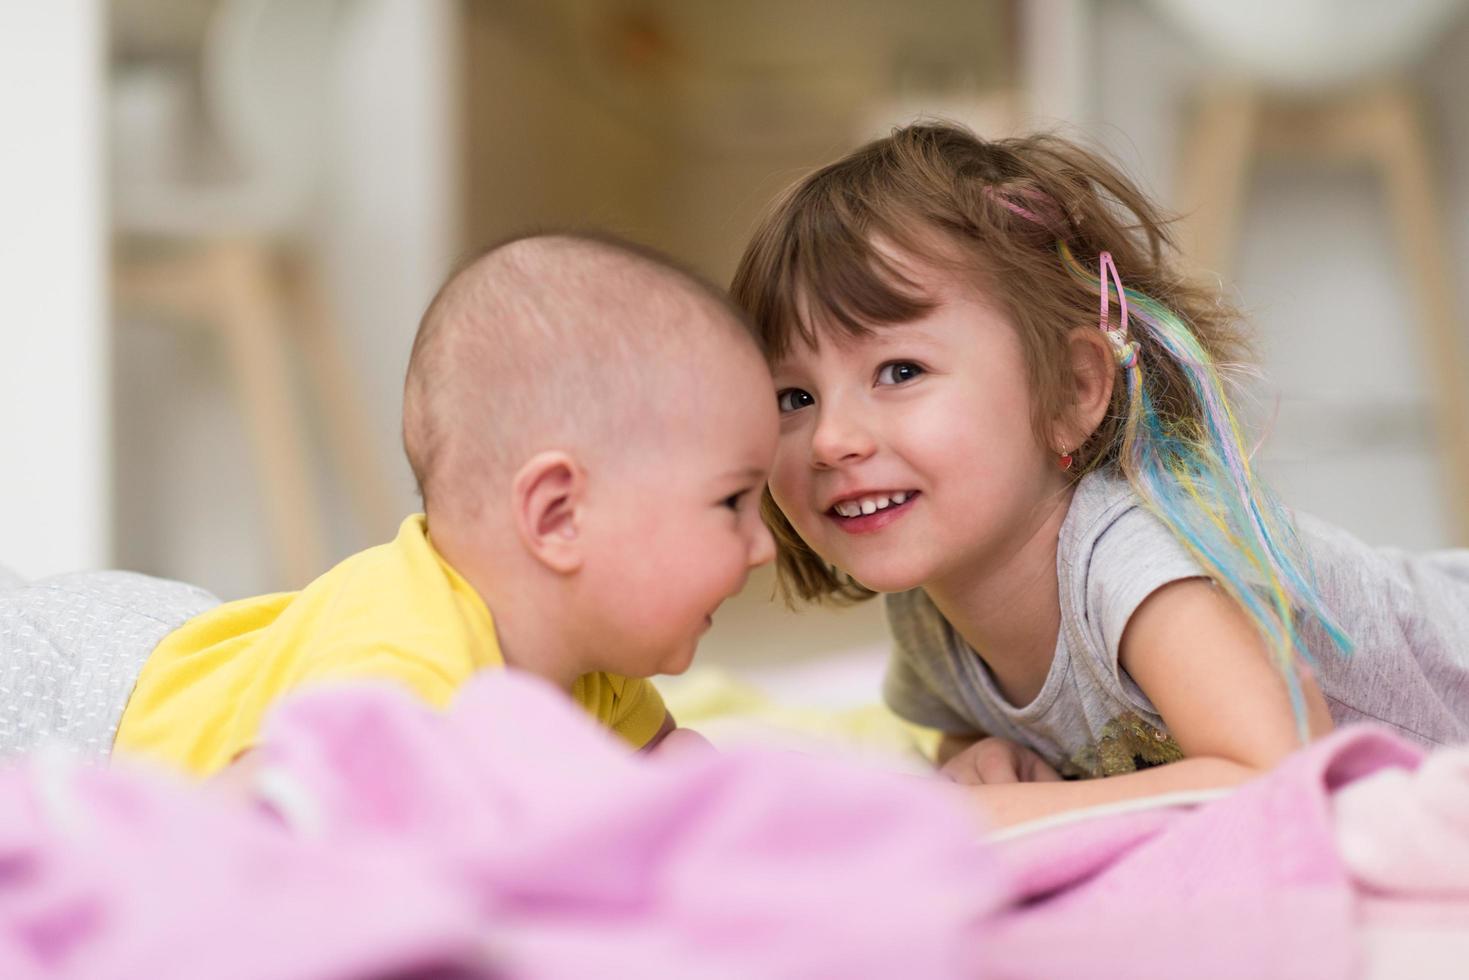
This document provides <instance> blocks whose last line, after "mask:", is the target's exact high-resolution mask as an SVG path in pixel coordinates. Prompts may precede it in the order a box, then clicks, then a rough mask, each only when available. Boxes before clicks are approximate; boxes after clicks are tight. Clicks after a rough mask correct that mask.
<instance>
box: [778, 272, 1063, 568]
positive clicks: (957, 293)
mask: <svg viewBox="0 0 1469 980" xmlns="http://www.w3.org/2000/svg"><path fill="white" fill-rule="evenodd" d="M915 279H916V281H917V282H919V283H920V285H922V286H923V287H924V288H925V291H926V294H927V295H929V296H931V297H933V298H934V299H935V300H936V301H937V303H936V306H935V308H934V309H933V311H932V312H930V313H929V314H927V315H925V316H924V317H923V318H922V319H919V320H914V321H912V322H908V323H902V324H895V325H891V326H883V327H878V328H876V329H874V330H873V332H872V333H871V334H870V335H869V336H867V337H865V338H857V337H846V336H836V335H830V334H829V335H827V336H826V337H823V338H822V339H821V340H820V341H819V343H818V345H817V346H816V347H814V348H812V347H806V346H804V345H802V346H798V347H795V348H793V349H792V350H791V351H790V352H789V354H788V355H787V356H786V357H785V358H784V359H783V360H781V361H780V362H779V363H777V364H776V365H775V366H774V369H773V374H774V379H775V387H776V392H777V401H778V403H779V408H780V414H781V427H780V439H779V442H778V444H777V450H776V458H775V465H774V468H773V470H772V473H771V478H770V492H771V495H772V496H773V497H774V498H775V502H776V504H777V505H779V507H780V509H781V511H782V512H784V514H785V515H786V518H787V519H788V520H789V521H790V522H791V525H792V526H793V527H794V528H795V530H796V532H797V533H798V534H800V535H801V537H802V538H803V539H804V540H805V541H806V543H807V544H809V545H810V546H811V547H812V548H813V549H814V550H815V551H816V552H817V554H819V555H820V556H821V557H822V558H823V559H824V560H826V561H827V562H829V563H830V564H832V565H835V566H836V567H837V568H839V569H841V570H842V571H844V572H846V573H847V574H848V575H850V576H852V577H853V578H854V579H856V580H857V581H858V582H860V583H861V584H862V585H864V586H866V587H867V588H869V589H872V590H874V591H878V592H898V591H903V590H907V589H912V588H917V587H919V586H928V585H934V584H938V583H941V582H944V581H952V582H955V583H956V584H958V583H960V582H962V581H964V580H967V579H968V578H969V577H972V576H976V575H978V576H984V575H987V574H992V573H993V572H995V571H997V570H1000V569H1003V568H1004V567H1005V563H1006V561H1007V559H1008V558H1010V557H1011V556H1013V555H1014V554H1015V553H1017V552H1018V551H1019V550H1020V549H1021V548H1022V547H1024V545H1025V543H1026V542H1027V541H1028V540H1030V538H1031V537H1032V536H1033V535H1034V534H1035V533H1036V531H1037V530H1038V528H1039V527H1040V525H1041V522H1042V520H1043V518H1044V515H1045V514H1046V513H1047V512H1048V511H1049V510H1050V508H1049V507H1048V506H1047V504H1048V503H1049V504H1054V502H1055V501H1056V499H1057V498H1058V496H1059V495H1060V494H1061V493H1062V492H1063V491H1064V489H1065V487H1066V486H1067V482H1068V481H1067V480H1066V478H1065V477H1064V475H1063V474H1062V472H1061V471H1060V469H1059V468H1058V466H1057V465H1056V454H1057V451H1058V450H1059V448H1060V447H1054V448H1053V447H1048V446H1043V445H1040V444H1039V443H1038V441H1037V440H1036V437H1035V435H1034V432H1033V429H1032V426H1031V395H1030V386H1029V383H1028V380H1027V376H1026V365H1025V358H1024V353H1023V350H1022V348H1021V345H1020V339H1019V336H1018V335H1017V333H1016V330H1015V328H1014V327H1013V326H1012V325H1011V323H1010V322H1009V321H1008V319H1007V318H1006V317H1004V316H1003V315H1002V314H1000V313H999V312H997V311H996V309H994V308H993V306H992V305H991V304H989V303H987V302H986V301H985V299H984V297H983V296H981V295H979V294H978V293H977V292H976V291H975V290H974V289H972V288H965V287H961V286H960V285H959V284H957V283H953V282H951V281H947V280H948V277H945V276H943V275H941V274H939V273H936V272H930V273H928V274H925V275H921V276H918V277H915ZM1066 448H1073V447H1066Z"/></svg>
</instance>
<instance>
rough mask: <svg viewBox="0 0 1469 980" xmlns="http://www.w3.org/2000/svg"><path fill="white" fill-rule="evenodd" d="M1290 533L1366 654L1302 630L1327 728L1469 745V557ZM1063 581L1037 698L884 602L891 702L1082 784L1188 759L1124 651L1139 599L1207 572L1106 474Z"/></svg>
mask: <svg viewBox="0 0 1469 980" xmlns="http://www.w3.org/2000/svg"><path fill="white" fill-rule="evenodd" d="M1296 523H1297V530H1298V532H1299V536H1300V540H1301V544H1302V547H1304V548H1305V550H1306V553H1307V555H1308V557H1309V559H1310V562H1311V564H1312V568H1313V570H1314V572H1315V574H1316V578H1317V583H1318V586H1319V588H1320V591H1321V595H1322V597H1323V599H1324V600H1325V603H1326V605H1327V608H1329V609H1330V610H1332V612H1333V613H1334V614H1335V615H1336V616H1337V617H1338V619H1339V620H1340V622H1341V624H1342V626H1343V627H1344V628H1345V630H1346V632H1347V634H1348V635H1349V636H1350V637H1351V638H1352V639H1353V641H1354V642H1355V643H1356V651H1355V652H1354V653H1353V654H1352V655H1351V656H1350V657H1343V656H1341V655H1340V654H1338V653H1337V652H1336V649H1335V647H1333V646H1332V645H1331V642H1330V640H1329V639H1328V638H1327V636H1326V634H1325V631H1324V630H1322V629H1321V628H1320V627H1319V626H1317V625H1316V624H1314V623H1304V624H1302V634H1303V640H1304V642H1305V645H1306V647H1307V649H1308V650H1309V652H1310V653H1311V655H1312V657H1313V658H1314V662H1315V667H1314V670H1315V674H1316V679H1317V682H1318V683H1319V684H1320V686H1321V689H1322V692H1323V693H1324V694H1325V696H1326V700H1327V704H1328V706H1329V708H1330V710H1331V716H1332V719H1333V721H1334V722H1335V723H1336V724H1337V725H1339V726H1340V725H1345V724H1350V723H1352V722H1360V721H1368V722H1377V723H1379V724H1383V725H1387V726H1388V727H1390V728H1392V729H1394V730H1395V731H1397V732H1398V733H1399V734H1401V735H1403V736H1405V737H1407V738H1409V739H1412V740H1414V741H1417V742H1420V743H1423V744H1427V745H1435V744H1440V745H1441V744H1448V743H1455V742H1464V741H1469V550H1459V551H1445V552H1437V553H1432V554H1425V555H1412V554H1408V553H1405V552H1401V551H1396V550H1389V549H1379V548H1372V547H1369V546H1368V545H1366V544H1364V543H1363V542H1361V541H1359V540H1357V539H1356V538H1355V537H1353V536H1352V535H1350V534H1348V533H1346V532H1345V531H1342V530H1340V529H1338V528H1335V527H1332V526H1331V525H1329V524H1326V523H1325V522H1322V521H1318V520H1315V519H1313V518H1311V517H1308V516H1304V515H1301V516H1298V517H1297V519H1296ZM1056 574H1057V577H1058V582H1059V585H1060V590H1059V591H1060V598H1061V628H1060V631H1059V634H1058V636H1057V637H1056V652H1055V656H1054V658H1053V660H1052V661H1051V669H1050V672H1049V674H1048V675H1047V677H1046V681H1045V684H1044V686H1043V687H1042V688H1041V691H1040V693H1039V694H1038V695H1037V696H1036V697H1035V699H1034V700H1033V701H1032V702H1031V703H1029V704H1026V705H1013V704H1011V703H1009V701H1008V700H1007V699H1006V698H1005V696H1004V695H1003V694H1001V693H1000V690H999V688H998V686H997V685H996V683H995V681H994V678H993V677H992V676H991V674H990V672H989V669H988V668H987V667H986V666H985V664H984V661H983V660H982V659H981V657H980V656H979V655H978V654H977V653H976V652H975V651H974V650H973V649H972V648H971V647H970V646H969V645H968V644H966V643H965V642H964V641H963V640H962V639H961V638H960V637H959V635H958V634H957V633H956V632H955V631H954V629H953V628H952V627H951V626H950V625H949V623H948V622H947V621H946V620H945V619H944V617H943V615H942V614H941V613H939V611H938V610H937V609H936V608H935V607H934V605H933V603H932V602H931V601H930V600H929V598H928V596H927V595H926V594H925V593H924V592H923V590H921V589H915V590H913V591H911V592H903V593H897V594H893V595H889V596H887V612H888V620H889V623H890V624H891V627H892V632H893V637H894V641H895V650H894V654H893V658H892V660H891V662H890V663H889V667H888V673H887V678H886V681H885V684H884V697H885V698H886V700H887V702H888V704H889V705H890V706H891V707H892V709H893V710H894V711H896V712H897V713H898V714H899V715H901V716H902V717H904V718H907V719H909V720H911V721H914V722H916V723H918V724H921V725H927V726H930V727H933V728H937V729H939V730H941V731H945V732H950V733H953V734H975V733H984V734H988V735H997V736H1000V737H1003V738H1008V739H1012V740H1014V741H1016V742H1019V743H1021V744H1023V745H1028V746H1030V747H1031V748H1032V749H1034V750H1035V751H1036V752H1038V753H1039V754H1040V755H1041V756H1042V757H1043V758H1045V759H1046V761H1047V762H1049V763H1050V764H1051V765H1052V766H1054V767H1056V768H1057V770H1058V771H1060V772H1061V773H1062V774H1063V775H1067V776H1072V777H1086V776H1103V775H1112V774H1114V773H1119V772H1130V771H1133V770H1135V769H1139V768H1145V767H1147V766H1150V765H1157V764H1160V763H1164V762H1171V761H1173V760H1175V759H1178V758H1180V757H1181V752H1180V751H1179V749H1178V746H1177V745H1176V744H1175V743H1174V742H1173V740H1172V739H1171V738H1170V737H1169V735H1168V732H1167V729H1166V728H1165V727H1164V724H1163V720H1162V719H1161V718H1160V717H1159V716H1158V713H1157V711H1156V710H1155V709H1154V708H1153V705H1152V704H1151V703H1150V702H1149V701H1148V699H1147V697H1146V696H1145V695H1144V694H1143V692H1142V691H1141V690H1140V689H1139V688H1138V686H1137V685H1136V684H1134V683H1133V682H1132V680H1131V678H1129V677H1128V676H1127V674H1126V673H1125V672H1124V671H1123V670H1122V669H1121V666H1120V665H1119V663H1118V660H1117V650H1118V646H1119V644H1120V643H1121V640H1122V632H1123V630H1124V629H1125V628H1126V627H1127V622H1128V620H1129V619H1130V618H1131V617H1132V614H1133V612H1134V611H1135V610H1136V609H1137V608H1138V606H1139V605H1141V604H1142V602H1143V600H1144V599H1146V598H1147V597H1148V596H1149V595H1151V594H1152V593H1153V592H1154V591H1156V590H1157V589H1159V588H1161V587H1162V586H1164V585H1167V584H1168V583H1169V582H1175V581H1178V580H1180V579H1187V578H1198V577H1203V575H1204V573H1203V570H1202V569H1201V568H1200V567H1199V565H1198V563H1197V562H1196V561H1195V560H1194V559H1193V557H1192V556H1191V555H1190V554H1189V553H1188V551H1187V549H1186V548H1184V546H1183V545H1182V544H1181V543H1179V541H1178V540H1177V539H1176V538H1175V537H1174V536H1173V534H1172V532H1171V531H1169V530H1168V528H1167V527H1166V526H1165V525H1164V524H1163V523H1162V522H1161V521H1159V520H1158V519H1157V518H1156V517H1154V516H1153V515H1152V514H1150V513H1149V512H1148V511H1146V510H1145V509H1143V507H1142V505H1141V504H1140V503H1139V501H1138V499H1137V497H1136V496H1135V495H1134V494H1133V492H1132V489H1131V487H1129V486H1128V484H1127V482H1126V481H1125V480H1123V479H1122V478H1121V477H1120V476H1118V475H1115V474H1113V473H1110V472H1105V471H1104V472H1098V473H1092V474H1089V475H1087V476H1085V477H1083V478H1082V480H1081V482H1080V483H1079V484H1078V485H1077V488H1076V492H1075V494H1074V495H1073V497H1072V501H1071V507H1070V510H1069V511H1068V513H1067V515H1066V520H1065V522H1064V523H1063V525H1062V528H1061V536H1060V541H1059V547H1058V550H1057V557H1056ZM1187 653H1188V651H1180V654H1181V655H1187Z"/></svg>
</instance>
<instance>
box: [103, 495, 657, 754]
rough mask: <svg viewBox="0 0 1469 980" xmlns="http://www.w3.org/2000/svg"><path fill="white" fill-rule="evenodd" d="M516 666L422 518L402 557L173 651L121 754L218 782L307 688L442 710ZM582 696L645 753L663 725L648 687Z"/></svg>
mask: <svg viewBox="0 0 1469 980" xmlns="http://www.w3.org/2000/svg"><path fill="white" fill-rule="evenodd" d="M503 666H504V659H503V658H502V656H501V654H500V647H499V643H498V642H497V640H496V638H495V628H494V622H493V621H492V620H491V618H490V611H489V609H488V608H486V606H485V604H484V601H483V600H482V599H481V598H480V596H479V594H478V593H477V592H475V591H474V589H473V588H472V587H471V586H470V585H469V583H468V582H466V581H465V580H464V578H463V577H462V576H461V575H460V574H459V573H458V572H456V571H455V570H454V569H453V568H452V567H451V566H450V565H449V563H448V562H446V561H445V560H444V559H443V558H442V557H441V556H440V555H439V553H438V552H437V551H436V550H435V549H434V547H433V545H432V544H431V543H430V541H429V537H428V528H427V525H426V524H425V522H424V518H423V516H422V515H421V514H420V515H415V516H413V517H410V518H408V519H407V520H405V521H404V522H403V524H402V526H401V527H400V528H399V530H398V536H397V538H396V539H394V540H393V541H392V542H391V543H390V544H385V545H380V546H379V547H376V548H370V549H368V550H367V551H364V552H361V553H360V554H357V555H353V556H352V557H351V558H348V559H347V560H346V561H344V562H342V563H341V564H340V565H338V566H336V567H335V568H333V569H332V570H331V571H329V572H327V573H326V574H325V575H323V576H321V577H320V578H318V579H317V580H316V581H314V582H312V583H311V584H310V585H308V586H307V587H306V588H305V589H303V590H302V591H300V592H286V593H278V594H275V595H267V596H259V597H256V598H252V599H242V600H240V601H238V602H231V603H227V604H225V605H222V606H219V607H217V608H215V609H212V610H210V611H209V612H207V613H204V614H203V615H202V616H198V617H196V618H194V619H192V620H190V621H189V622H187V623H185V624H184V625H183V626H181V627H180V628H179V629H177V630H175V631H174V632H173V633H171V634H169V635H168V636H166V637H164V639H163V642H161V643H160V644H159V645H158V647H157V648H156V649H155V650H154V651H153V653H152V655H151V656H150V657H149V658H148V662H147V663H146V664H144V665H143V670H142V672H141V673H140V674H139V676H138V683H137V686H136V687H135V688H134V690H133V694H132V697H131V698H130V699H129V701H128V705H127V708H126V709H125V710H124V712H123V716H122V722H121V724H120V725H119V726H118V731H117V739H116V741H115V743H114V749H115V750H116V751H118V752H123V753H130V754H135V755H142V756H147V757H149V758H153V759H158V760H161V761H163V762H165V763H168V764H170V765H173V766H176V767H178V768H181V769H184V770H185V771H188V772H192V773H195V774H198V775H207V774H209V773H212V772H215V771H217V770H218V769H220V768H222V767H223V766H225V765H228V764H229V762H230V761H232V760H233V759H234V758H235V757H236V756H237V755H239V754H240V753H241V752H243V751H244V750H246V749H248V748H249V747H250V746H251V745H252V744H254V742H255V739H256V736H257V734H258V732H259V730H260V725H261V722H262V721H263V720H264V718H265V715H266V713H267V712H268V711H269V710H270V708H271V707H272V706H273V705H274V704H275V703H276V702H277V701H278V700H280V698H281V697H282V696H284V695H285V694H287V693H289V692H291V691H293V690H296V689H297V688H300V687H302V686H304V685H306V684H313V683H318V682H322V681H341V680H382V681H388V682H396V683H399V684H402V685H404V686H405V687H407V688H408V689H409V690H410V691H412V692H413V693H415V694H417V695H418V696H419V697H421V698H423V699H424V700H425V701H427V702H428V703H429V704H431V705H433V706H435V707H438V708H442V707H445V706H446V705H447V704H448V703H449V702H450V700H451V699H452V698H453V697H454V694H455V692H456V691H457V690H458V689H459V686H460V685H461V684H463V683H464V682H465V681H466V680H468V679H469V677H470V676H471V675H472V674H473V673H474V672H475V671H477V670H481V669H485V668H499V667H503ZM572 696H573V697H574V698H575V699H576V700H577V701H578V702H579V703H581V704H582V705H583V706H584V707H585V708H586V709H587V710H588V711H589V712H590V713H591V714H592V716H593V717H595V718H596V719H597V720H598V721H600V722H602V723H603V724H604V725H606V726H607V727H609V728H611V729H612V730H613V731H615V732H617V733H618V734H619V735H621V736H622V737H623V738H625V739H627V741H629V742H631V743H632V744H633V745H635V746H642V745H645V744H646V743H647V742H648V741H649V740H650V739H652V737H653V736H654V735H655V734H657V732H658V730H659V728H660V727H661V726H662V724H663V718H664V714H665V709H664V707H663V701H662V699H661V698H660V697H659V695H658V692H657V690H656V689H655V688H654V687H653V685H652V684H650V683H648V682H647V681H645V680H642V679H639V678H627V677H618V676H614V675H610V674H592V675H588V676H586V677H583V678H581V679H580V680H579V681H577V683H576V685H575V688H574V689H573V691H572Z"/></svg>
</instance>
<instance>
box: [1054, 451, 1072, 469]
mask: <svg viewBox="0 0 1469 980" xmlns="http://www.w3.org/2000/svg"><path fill="white" fill-rule="evenodd" d="M1074 462H1076V458H1075V457H1074V456H1072V455H1071V453H1069V452H1067V451H1066V450H1064V449H1063V450H1061V452H1060V454H1059V455H1058V456H1057V457H1056V465H1057V466H1059V467H1061V469H1063V470H1069V469H1071V464H1072V463H1074Z"/></svg>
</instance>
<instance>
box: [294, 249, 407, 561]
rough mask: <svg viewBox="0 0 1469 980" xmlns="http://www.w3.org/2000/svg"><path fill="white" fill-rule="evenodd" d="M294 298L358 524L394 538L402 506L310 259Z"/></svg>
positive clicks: (299, 261) (298, 267)
mask: <svg viewBox="0 0 1469 980" xmlns="http://www.w3.org/2000/svg"><path fill="white" fill-rule="evenodd" d="M290 281H291V292H292V295H293V297H294V298H295V306H296V309H297V311H298V313H299V315H300V324H299V336H300V338H301V347H302V352H303V353H304V354H305V356H306V366H307V369H308V370H309V371H310V372H311V378H312V383H313V385H314V387H315V388H316V395H317V402H318V404H319V406H320V408H321V411H322V416H323V421H324V422H325V424H326V432H327V441H328V442H330V443H331V452H332V453H333V454H334V455H335V456H336V458H337V465H338V467H339V468H340V470H341V472H342V474H343V475H344V477H345V478H346V483H347V489H348V492H349V493H350V494H351V496H352V502H353V504H354V506H355V509H356V511H357V519H358V521H359V523H360V524H361V526H362V527H363V528H364V529H365V530H366V531H367V532H368V534H369V536H370V538H371V539H372V540H378V539H379V538H384V537H391V536H392V534H393V533H394V531H395V530H396V529H397V526H398V521H399V519H400V518H401V517H402V516H403V515H402V512H401V511H402V505H401V504H400V503H399V501H398V500H397V498H396V496H395V494H394V493H393V488H392V486H391V484H390V482H389V480H388V477H387V476H386V472H385V467H384V465H383V459H382V455H381V453H379V452H378V450H377V447H376V446H375V445H374V443H373V438H372V432H371V429H370V428H369V426H368V425H367V417H368V416H367V413H366V411H365V406H366V401H365V400H364V399H363V398H362V396H361V388H360V386H359V385H358V383H357V377H356V374H355V372H354V371H353V370H352V366H351V363H350V362H349V360H348V359H347V355H346V351H345V350H344V349H343V346H342V344H341V341H340V338H339V335H338V333H337V330H336V328H335V325H336V320H335V318H334V317H333V316H332V312H331V304H330V303H329V302H328V301H327V298H326V289H325V285H324V283H323V281H322V277H321V275H320V272H319V270H318V269H317V268H316V266H315V265H314V264H313V263H311V262H310V261H309V260H307V259H306V258H304V257H301V256H296V257H293V259H292V262H291V275H290Z"/></svg>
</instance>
